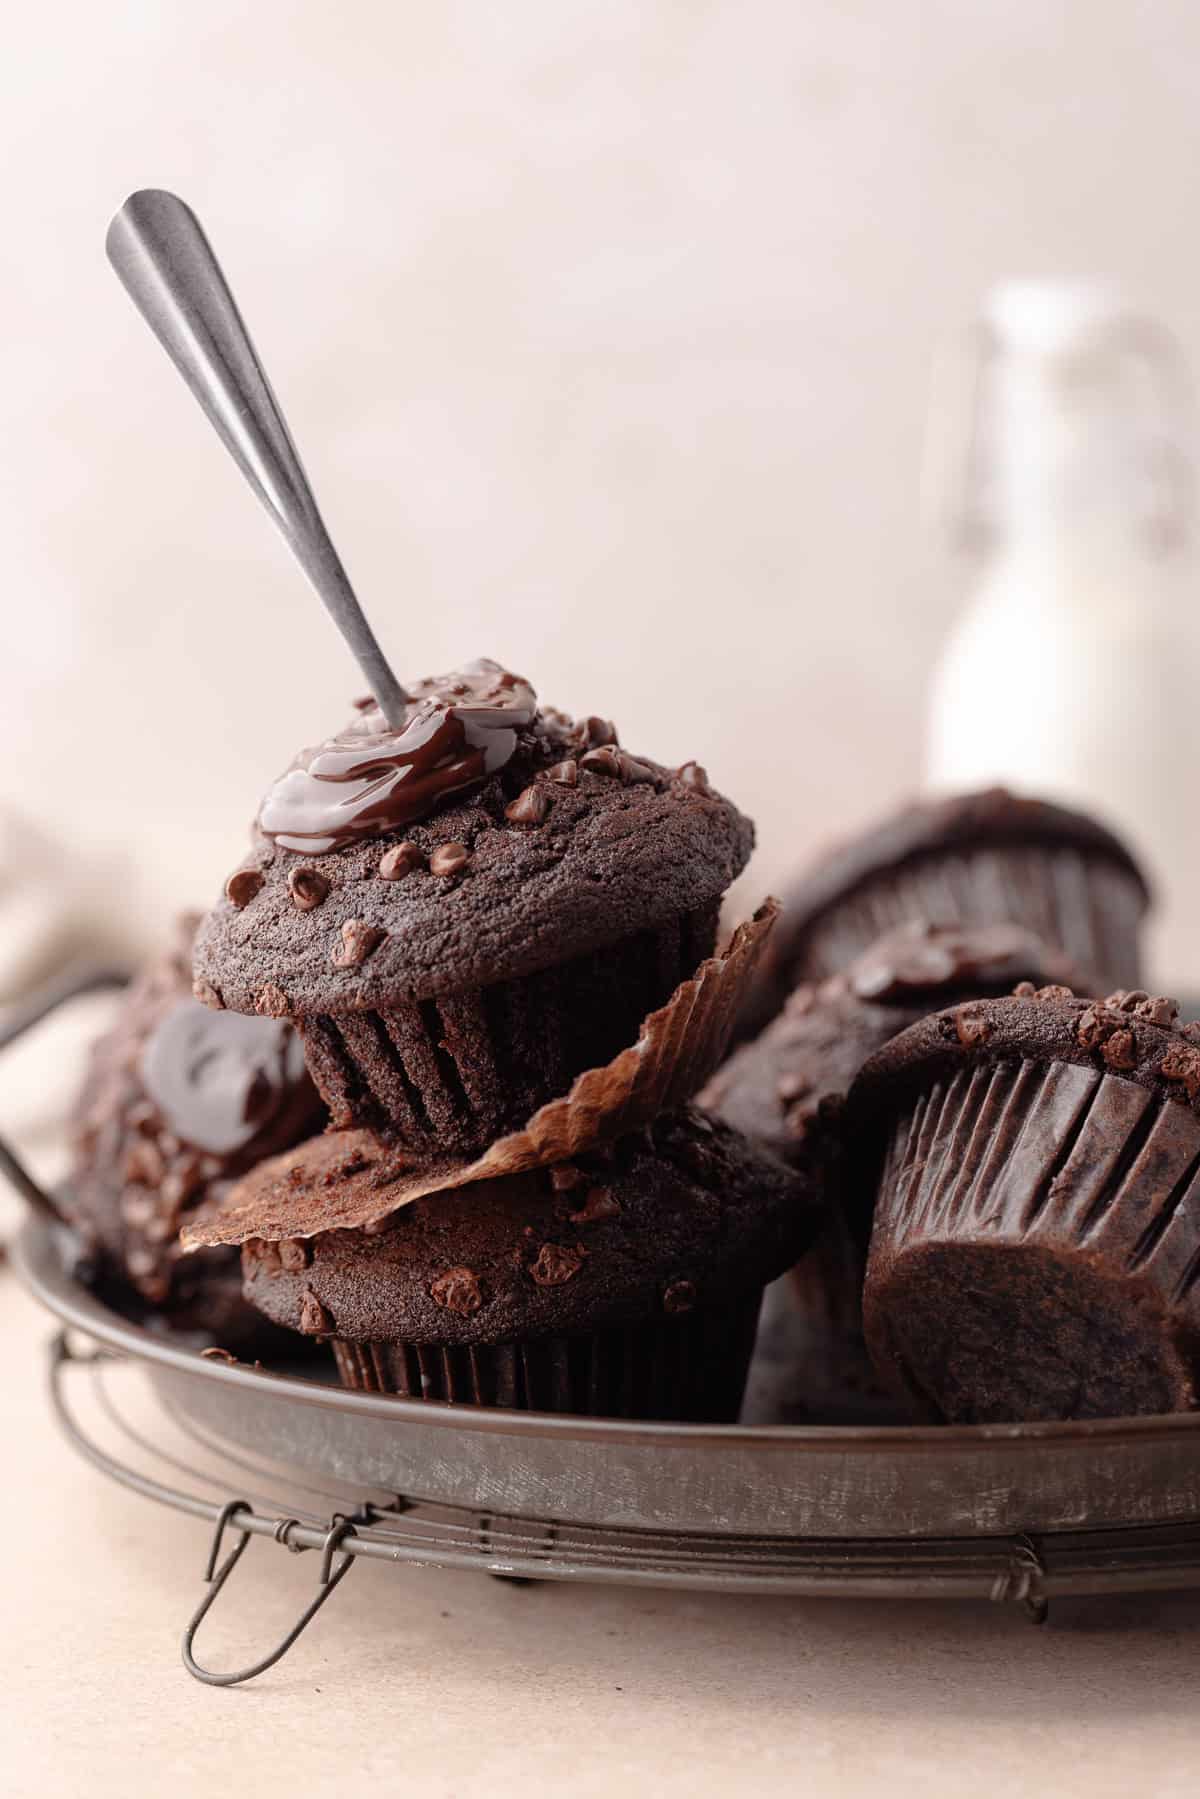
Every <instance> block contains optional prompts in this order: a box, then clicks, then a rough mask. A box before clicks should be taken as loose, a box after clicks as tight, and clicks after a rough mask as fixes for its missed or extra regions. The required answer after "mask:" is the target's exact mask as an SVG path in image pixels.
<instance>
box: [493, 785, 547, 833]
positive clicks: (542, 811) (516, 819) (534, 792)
mask: <svg viewBox="0 0 1200 1799" xmlns="http://www.w3.org/2000/svg"><path fill="white" fill-rule="evenodd" d="M549 813H550V795H549V794H548V793H547V792H546V789H545V788H544V787H538V786H536V785H535V786H532V787H526V788H525V790H524V792H522V793H519V794H518V795H517V797H516V799H515V800H511V801H510V802H509V804H508V805H507V806H505V808H504V816H505V818H507V820H508V822H509V824H513V825H540V824H543V823H544V822H545V820H546V818H547V817H548V816H549Z"/></svg>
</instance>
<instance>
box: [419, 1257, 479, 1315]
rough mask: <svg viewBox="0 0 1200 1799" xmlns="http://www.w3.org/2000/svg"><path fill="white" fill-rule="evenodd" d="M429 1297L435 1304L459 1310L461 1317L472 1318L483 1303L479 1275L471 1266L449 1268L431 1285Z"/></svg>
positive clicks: (448, 1309)
mask: <svg viewBox="0 0 1200 1799" xmlns="http://www.w3.org/2000/svg"><path fill="white" fill-rule="evenodd" d="M429 1297H430V1298H431V1299H432V1301H433V1303H434V1305H438V1306H441V1307H442V1308H443V1310H445V1311H447V1312H457V1313H458V1316H459V1317H460V1318H470V1317H471V1315H472V1313H474V1312H477V1311H478V1310H479V1309H480V1307H481V1306H482V1304H483V1292H482V1290H481V1288H480V1285H479V1277H478V1275H477V1274H476V1273H475V1271H474V1269H471V1268H447V1270H446V1272H445V1274H439V1275H438V1277H437V1279H436V1280H435V1281H434V1283H433V1285H432V1286H431V1287H430V1289H429Z"/></svg>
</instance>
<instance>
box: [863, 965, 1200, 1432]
mask: <svg viewBox="0 0 1200 1799" xmlns="http://www.w3.org/2000/svg"><path fill="white" fill-rule="evenodd" d="M849 1105H850V1112H851V1115H852V1117H853V1119H854V1121H855V1123H856V1126H857V1127H858V1128H859V1129H860V1130H861V1132H862V1133H863V1135H864V1138H865V1141H866V1142H867V1143H868V1144H871V1145H873V1146H874V1150H873V1154H874V1156H875V1158H876V1160H877V1166H878V1167H879V1170H880V1172H879V1175H878V1189H879V1191H878V1199H877V1203H876V1209H875V1225H874V1233H873V1236H872V1241H871V1251H870V1258H869V1263H868V1269H867V1280H866V1288H865V1291H864V1299H863V1309H864V1318H865V1324H866V1332H867V1341H868V1344H869V1346H870V1348H871V1351H872V1354H873V1356H874V1358H875V1361H876V1365H877V1366H878V1368H879V1370H880V1372H881V1374H882V1375H884V1376H885V1378H888V1379H890V1380H891V1381H892V1382H893V1383H894V1384H896V1385H897V1386H898V1387H900V1388H902V1389H903V1390H904V1391H905V1392H906V1393H907V1394H908V1396H909V1398H910V1399H911V1400H912V1402H913V1403H914V1404H915V1405H916V1406H917V1408H918V1409H919V1410H921V1411H922V1412H924V1413H925V1414H926V1415H928V1416H932V1417H936V1418H946V1419H950V1420H956V1421H960V1422H989V1421H994V1420H1009V1419H1017V1420H1020V1419H1039V1418H1088V1417H1105V1416H1111V1415H1118V1414H1123V1413H1137V1412H1166V1411H1173V1410H1180V1409H1186V1408H1189V1407H1192V1406H1194V1405H1195V1404H1196V1400H1197V1375H1198V1371H1200V1116H1198V1113H1200V1027H1198V1026H1196V1025H1188V1026H1186V1027H1182V1028H1181V1027H1180V1026H1179V1024H1178V1022H1177V1008H1176V1007H1175V1005H1174V1002H1172V1001H1171V1000H1168V999H1164V998H1153V997H1151V996H1149V995H1147V994H1145V993H1141V992H1132V993H1128V992H1117V993H1114V994H1112V995H1111V996H1110V997H1109V998H1108V999H1107V1000H1105V1001H1103V1002H1094V1001H1089V1000H1084V999H1078V998H1076V997H1074V996H1073V995H1072V994H1071V993H1070V992H1069V991H1068V990H1066V989H1064V988H1061V987H1051V988H1048V989H1042V990H1041V991H1040V992H1037V991H1034V990H1033V989H1032V988H1030V987H1025V988H1022V989H1020V990H1019V991H1018V993H1017V994H1016V995H1015V996H1014V997H1012V998H1010V999H998V1000H976V1001H970V1002H967V1003H965V1004H962V1005H959V1006H956V1007H953V1008H951V1009H950V1010H948V1011H944V1012H941V1013H938V1014H936V1015H935V1016H933V1017H930V1018H927V1019H924V1020H923V1021H922V1022H921V1023H919V1024H916V1025H914V1026H912V1027H911V1029H909V1030H908V1031H906V1032H904V1033H903V1034H902V1035H901V1036H899V1037H897V1038H895V1039H894V1040H893V1041H892V1042H891V1043H890V1044H889V1045H888V1046H887V1047H886V1048H885V1049H883V1050H882V1051H881V1052H880V1053H879V1054H878V1055H877V1056H875V1057H874V1058H873V1059H872V1060H871V1061H870V1062H869V1063H868V1064H867V1066H866V1067H865V1068H864V1070H863V1072H862V1075H861V1076H860V1078H859V1080H858V1082H857V1083H856V1085H855V1087H854V1089H853V1091H852V1093H851V1097H850V1102H849Z"/></svg>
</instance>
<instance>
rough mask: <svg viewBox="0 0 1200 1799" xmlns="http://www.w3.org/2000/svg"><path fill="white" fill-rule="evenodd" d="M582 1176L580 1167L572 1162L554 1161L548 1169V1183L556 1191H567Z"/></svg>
mask: <svg viewBox="0 0 1200 1799" xmlns="http://www.w3.org/2000/svg"><path fill="white" fill-rule="evenodd" d="M583 1178H584V1176H583V1170H582V1168H576V1166H575V1164H574V1163H573V1162H556V1163H555V1165H554V1167H553V1168H552V1169H551V1170H550V1185H551V1186H552V1187H553V1188H554V1191H555V1192H556V1193H569V1192H570V1191H571V1188H572V1187H578V1185H579V1183H580V1181H582V1180H583Z"/></svg>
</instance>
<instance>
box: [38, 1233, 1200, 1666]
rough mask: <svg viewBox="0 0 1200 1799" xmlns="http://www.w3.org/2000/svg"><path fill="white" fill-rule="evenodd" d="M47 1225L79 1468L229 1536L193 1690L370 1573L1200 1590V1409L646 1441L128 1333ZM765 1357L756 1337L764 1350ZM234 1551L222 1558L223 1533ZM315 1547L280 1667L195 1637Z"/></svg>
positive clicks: (46, 1264) (973, 1591)
mask: <svg viewBox="0 0 1200 1799" xmlns="http://www.w3.org/2000/svg"><path fill="white" fill-rule="evenodd" d="M72 1255H73V1251H72V1247H71V1238H70V1235H69V1233H68V1232H66V1231H65V1230H63V1229H62V1227H60V1226H58V1225H56V1224H54V1223H52V1222H49V1221H47V1220H45V1219H42V1218H34V1219H31V1220H29V1222H28V1223H27V1224H26V1225H25V1227H24V1229H23V1231H22V1233H21V1235H20V1238H19V1240H18V1242H17V1244H16V1245H15V1246H14V1261H15V1264H16V1267H17V1270H18V1272H19V1273H20V1274H21V1276H22V1278H23V1279H24V1281H25V1282H26V1284H27V1285H28V1286H29V1288H30V1289H31V1290H32V1292H33V1293H34V1294H35V1296H36V1297H37V1298H38V1299H40V1300H41V1302H42V1303H43V1304H44V1305H45V1306H47V1307H48V1308H49V1310H50V1311H51V1312H52V1313H53V1314H54V1315H55V1316H56V1317H57V1318H58V1319H59V1321H60V1324H61V1326H62V1327H63V1328H62V1329H61V1330H60V1333H59V1335H58V1337H57V1338H56V1339H55V1341H54V1344H53V1345H52V1356H51V1370H50V1374H51V1397H52V1402H53V1404H54V1407H55V1410H56V1413H57V1416H58V1419H59V1422H60V1424H61V1425H62V1427H63V1429H64V1431H65V1432H66V1434H67V1436H68V1438H69V1440H70V1441H71V1442H72V1444H73V1446H74V1447H75V1448H76V1449H77V1450H79V1452H80V1453H81V1454H83V1455H85V1456H86V1457H87V1458H88V1459H89V1460H90V1461H92V1462H93V1463H94V1464H95V1465H96V1466H98V1467H99V1468H101V1469H102V1470H103V1471H104V1472H105V1473H106V1474H108V1475H110V1476H111V1477H112V1478H114V1479H116V1480H118V1481H120V1482H122V1483H123V1484H124V1485H126V1486H128V1487H130V1488H132V1489H134V1490H135V1491H137V1492H139V1493H141V1494H143V1495H144V1496H146V1497H148V1498H151V1499H154V1500H157V1501H159V1502H161V1503H164V1504H168V1505H173V1506H176V1507H178V1508H179V1509H181V1510H183V1511H186V1512H190V1513H192V1514H193V1515H194V1516H197V1517H200V1518H205V1519H207V1520H208V1521H209V1522H210V1523H211V1524H212V1525H214V1526H215V1534H214V1537H213V1541H212V1545H211V1550H210V1554H209V1558H208V1564H207V1568H206V1573H205V1589H204V1596H203V1597H202V1599H201V1602H200V1604H199V1606H198V1607H197V1610H196V1613H195V1614H194V1616H193V1618H192V1620H191V1621H190V1623H189V1625H188V1628H187V1630H186V1632H185V1634H184V1646H183V1649H184V1661H185V1664H186V1665H187V1667H188V1669H189V1670H190V1672H192V1673H193V1674H194V1675H196V1677H197V1678H198V1679H201V1680H204V1681H207V1682H208V1683H210V1684H214V1685H232V1684H234V1683H235V1682H237V1681H240V1680H245V1679H249V1678H250V1677H252V1676H253V1675H255V1674H258V1673H261V1672H262V1671H263V1670H264V1669H266V1668H268V1667H270V1666H271V1665H272V1664H273V1663H274V1662H276V1661H277V1660H278V1659H279V1657H280V1656H281V1655H282V1654H284V1653H285V1652H286V1650H287V1649H288V1648H289V1647H290V1645H291V1644H292V1643H293V1642H294V1641H295V1639H296V1637H297V1636H298V1635H299V1634H300V1631H301V1630H303V1629H304V1627H305V1626H306V1625H307V1624H308V1623H309V1621H310V1620H311V1619H312V1617H313V1616H314V1615H315V1614H316V1612H317V1611H318V1610H319V1609H320V1607H321V1606H322V1605H323V1604H324V1603H325V1601H326V1600H327V1599H328V1597H329V1596H330V1594H331V1593H332V1592H333V1591H334V1590H335V1588H336V1587H337V1585H338V1584H339V1583H340V1581H341V1580H342V1579H343V1578H344V1577H345V1575H346V1574H347V1573H349V1572H350V1570H351V1568H352V1567H354V1566H356V1565H360V1564H362V1563H369V1562H371V1561H381V1560H382V1561H391V1562H416V1563H421V1564H426V1565H436V1566H442V1567H459V1568H461V1567H473V1568H477V1569H482V1570H484V1571H486V1572H489V1573H492V1574H497V1575H502V1576H505V1577H507V1578H526V1579H563V1580H565V1579H577V1580H592V1581H607V1582H617V1583H621V1584H628V1585H647V1584H649V1585H658V1586H686V1587H695V1588H706V1589H718V1590H735V1591H741V1592H767V1593H781V1592H790V1593H803V1594H835V1595H838V1596H840V1597H845V1598H850V1597H859V1596H870V1597H880V1596H892V1595H894V1596H897V1597H905V1598H910V1597H915V1596H929V1597H952V1596H953V1597H973V1596H977V1597H984V1598H990V1599H996V1600H1015V1601H1019V1602H1020V1603H1022V1604H1023V1605H1024V1606H1025V1607H1026V1609H1027V1610H1028V1612H1029V1613H1030V1615H1031V1616H1033V1617H1034V1618H1035V1619H1039V1620H1040V1619H1042V1618H1044V1617H1045V1615H1046V1608H1047V1603H1048V1601H1049V1599H1050V1598H1051V1597H1053V1596H1054V1595H1056V1594H1097V1593H1114V1592H1128V1591H1139V1590H1141V1591H1144V1590H1149V1589H1165V1588H1176V1587H1195V1586H1200V1415H1196V1414H1189V1415H1181V1416H1173V1417H1164V1418H1135V1419H1114V1420H1106V1421H1100V1422H1090V1423H1078V1424H1060V1425H1024V1426H986V1427H977V1428H970V1429H940V1430H939V1429H931V1428H913V1427H910V1426H903V1425H890V1426H889V1425H880V1424H867V1425H853V1426H837V1425H833V1426H828V1425H827V1426H811V1425H810V1426H795V1425H786V1424H784V1425H778V1424H776V1425H765V1426H764V1425H727V1426H713V1427H705V1426H697V1425H671V1424H629V1423H621V1422H616V1421H612V1420H604V1419H585V1418H562V1417H557V1416H549V1415H543V1414H536V1413H530V1414H525V1413H509V1412H502V1411H495V1410H485V1409H475V1408H471V1407H459V1406H448V1405H441V1404H433V1403H422V1402H420V1401H411V1400H401V1399H394V1398H390V1397H385V1396H379V1395H374V1394H362V1393H351V1392H347V1391H345V1390H344V1389H342V1388H340V1387H335V1386H330V1385H326V1384H323V1383H322V1382H321V1381H320V1380H317V1379H314V1378H312V1377H311V1374H309V1375H308V1376H305V1375H299V1374H290V1373H285V1372H268V1371H266V1370H263V1369H259V1368H250V1367H246V1366H243V1365H241V1364H229V1363H226V1362H224V1361H221V1360H213V1359H209V1358H206V1357H205V1356H203V1355H202V1354H201V1353H200V1352H199V1350H198V1349H196V1348H193V1347H190V1346H186V1345H181V1344H180V1343H179V1342H178V1341H172V1340H170V1339H169V1338H167V1337H165V1336H163V1335H160V1334H156V1333H155V1332H153V1331H151V1330H148V1329H145V1328H143V1327H141V1326H140V1325H138V1324H135V1323H132V1322H130V1321H129V1320H128V1319H127V1318H125V1317H123V1316H122V1315H121V1314H120V1313H118V1312H116V1311H113V1310H112V1309H111V1308H110V1307H109V1306H107V1305H105V1304H103V1303H101V1301H100V1300H99V1299H98V1298H97V1297H96V1296H95V1295H94V1294H93V1293H91V1292H90V1291H89V1290H88V1288H87V1287H86V1286H84V1285H83V1284H82V1283H81V1282H80V1281H79V1280H77V1279H76V1278H75V1275H74V1273H73V1271H72ZM760 1341H761V1339H760ZM228 1531H232V1532H233V1533H234V1535H235V1536H236V1541H235V1542H234V1544H233V1547H232V1548H231V1549H229V1550H228V1553H226V1554H225V1555H224V1559H223V1560H222V1559H221V1556H222V1550H223V1548H226V1547H227V1545H226V1533H227V1532H228ZM256 1535H257V1536H266V1537H273V1538H274V1539H275V1541H276V1542H277V1543H281V1544H283V1545H285V1546H286V1547H287V1548H288V1549H291V1550H305V1549H315V1550H318V1551H320V1552H321V1557H320V1576H319V1580H318V1584H317V1587H316V1591H315V1594H314V1597H313V1599H312V1602H311V1603H310V1604H309V1605H308V1606H307V1607H306V1609H305V1611H304V1612H303V1613H302V1615H301V1617H300V1618H299V1620H298V1621H297V1623H296V1625H295V1626H294V1627H293V1629H292V1630H291V1631H289V1633H288V1634H287V1636H286V1637H285V1638H284V1640H283V1642H282V1643H281V1644H279V1645H277V1646H276V1647H275V1648H274V1649H273V1650H271V1651H270V1652H269V1653H268V1654H267V1655H266V1656H264V1657H262V1658H261V1659H260V1660H258V1661H256V1662H254V1663H253V1664H252V1665H250V1666H249V1667H245V1668H240V1669H236V1670H232V1671H229V1672H223V1673H214V1672H212V1671H211V1670H208V1669H206V1668H204V1667H202V1666H201V1665H200V1664H199V1663H198V1661H197V1660H196V1657H195V1653H194V1648H193V1641H194V1637H195V1634H196V1631H197V1629H198V1627H199V1625H200V1623H201V1621H202V1620H203V1618H204V1616H205V1615H206V1613H207V1612H208V1610H209V1608H210V1606H211V1605H212V1604H213V1602H214V1600H215V1599H216V1597H217V1594H218V1593H219V1592H220V1590H221V1588H222V1587H223V1585H224V1583H225V1581H226V1580H227V1579H228V1577H229V1576H230V1574H231V1573H232V1572H233V1569H234V1567H235V1566H236V1564H237V1561H238V1559H239V1557H240V1556H241V1554H242V1553H243V1551H244V1550H245V1548H246V1546H247V1544H248V1543H249V1541H250V1539H251V1537H252V1536H256Z"/></svg>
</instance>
